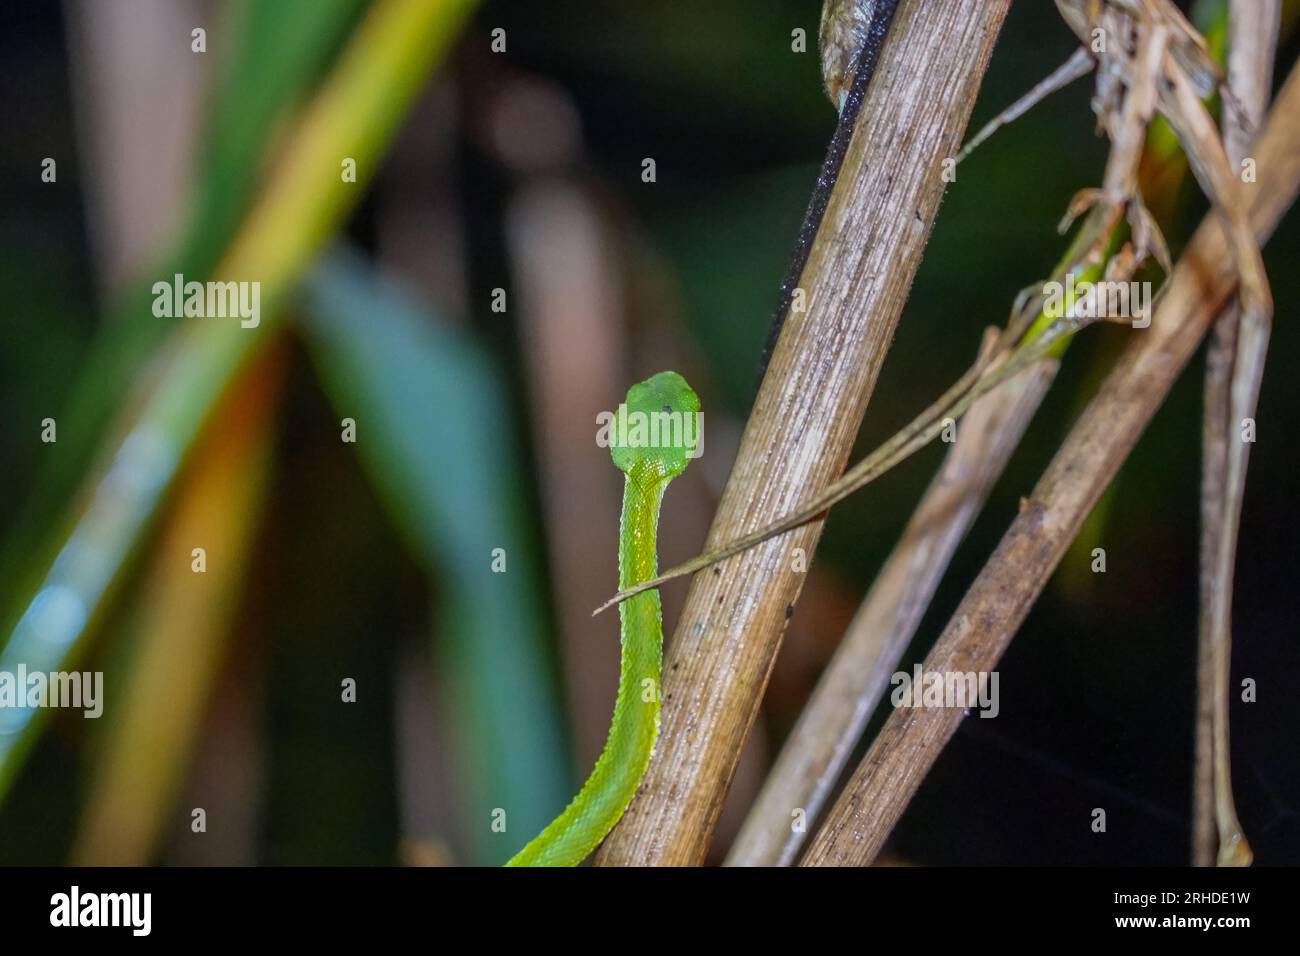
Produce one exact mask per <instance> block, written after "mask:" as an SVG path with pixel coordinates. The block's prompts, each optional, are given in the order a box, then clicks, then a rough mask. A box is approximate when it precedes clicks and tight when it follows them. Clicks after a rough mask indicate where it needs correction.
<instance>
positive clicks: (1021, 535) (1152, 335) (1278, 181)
mask: <svg viewBox="0 0 1300 956" xmlns="http://www.w3.org/2000/svg"><path fill="white" fill-rule="evenodd" d="M1296 115H1300V71H1297V72H1293V74H1292V76H1291V78H1290V79H1289V80H1288V82H1287V85H1286V88H1285V89H1284V90H1283V91H1282V94H1281V96H1280V97H1279V100H1278V104H1277V108H1276V109H1275V110H1274V113H1273V116H1274V117H1275V120H1276V121H1275V122H1271V123H1270V125H1269V127H1268V129H1267V131H1266V132H1265V134H1264V137H1263V139H1262V140H1261V141H1260V143H1259V146H1258V149H1257V150H1256V158H1257V160H1258V168H1259V171H1260V182H1259V187H1258V188H1257V189H1255V190H1254V191H1253V192H1252V194H1251V200H1252V205H1251V216H1250V218H1251V227H1252V229H1253V231H1254V233H1255V235H1256V236H1257V237H1258V238H1259V239H1261V240H1263V239H1266V238H1267V237H1268V236H1269V235H1270V234H1271V233H1272V231H1273V229H1274V228H1275V227H1276V225H1277V221H1278V219H1279V218H1281V215H1282V213H1283V212H1284V211H1285V210H1286V209H1287V208H1288V207H1289V206H1290V204H1291V203H1292V201H1293V200H1294V198H1295V194H1296V190H1297V188H1298V187H1300V124H1297V123H1296V122H1295V119H1294V117H1295V116H1296ZM1236 283H1237V275H1236V272H1235V262H1234V258H1233V256H1232V253H1231V250H1230V248H1229V244H1228V243H1227V241H1226V240H1225V238H1224V234H1223V231H1222V228H1221V227H1220V223H1219V220H1218V219H1217V218H1215V217H1213V216H1212V217H1210V218H1209V219H1207V221H1206V222H1205V223H1203V224H1202V226H1201V228H1200V229H1199V230H1198V232H1197V234H1196V237H1195V238H1194V240H1193V242H1192V244H1191V245H1190V246H1189V247H1188V250H1187V252H1186V253H1185V254H1184V256H1183V259H1182V261H1181V262H1180V263H1179V266H1178V268H1177V269H1175V271H1174V273H1173V275H1171V276H1170V278H1169V280H1168V282H1167V285H1166V288H1165V290H1164V292H1163V294H1162V297H1161V301H1160V305H1159V308H1158V309H1157V312H1156V315H1155V317H1154V319H1153V321H1152V324H1151V327H1150V328H1148V329H1145V330H1141V331H1135V332H1134V333H1133V336H1134V338H1133V341H1132V342H1131V343H1130V345H1129V346H1128V348H1127V349H1126V350H1125V352H1124V355H1123V356H1122V357H1121V359H1120V361H1119V363H1118V364H1117V365H1116V367H1115V369H1114V370H1113V371H1112V372H1111V374H1110V375H1109V376H1108V377H1107V379H1106V381H1105V383H1104V384H1103V386H1102V388H1101V391H1100V392H1099V394H1098V395H1097V396H1096V397H1095V398H1094V399H1093V400H1092V402H1091V403H1090V404H1089V406H1088V408H1087V410H1086V411H1085V412H1084V414H1083V416H1082V417H1081V418H1080V419H1079V421H1078V423H1077V424H1076V425H1075V427H1074V429H1073V430H1072V431H1071V432H1070V435H1069V437H1068V438H1067V439H1066V441H1065V443H1064V445H1062V447H1061V449H1060V450H1059V451H1058V452H1057V454H1056V456H1055V457H1054V458H1053V460H1052V463H1051V465H1049V466H1048V469H1047V471H1046V473H1045V474H1044V475H1043V477H1042V479H1041V480H1040V481H1039V483H1038V486H1037V487H1036V488H1035V489H1034V492H1033V495H1032V496H1031V497H1030V498H1029V499H1028V500H1026V501H1024V502H1022V507H1021V512H1020V514H1019V516H1018V517H1017V518H1016V519H1015V521H1014V522H1013V523H1012V525H1011V527H1010V528H1009V529H1008V531H1007V533H1006V535H1005V536H1004V537H1003V539H1002V541H1001V543H1000V544H999V545H998V547H997V550H996V551H994V553H993V555H992V557H991V558H990V559H989V562H988V564H986V565H985V567H984V569H983V571H981V572H980V575H979V577H978V578H977V579H976V580H975V583H974V584H973V585H972V586H971V588H970V590H969V591H968V592H967V594H966V597H965V598H964V599H963V601H962V603H961V606H960V607H958V609H957V611H956V613H955V614H954V615H953V617H952V620H951V621H950V622H949V623H948V626H947V627H946V628H945V629H944V632H943V635H942V636H941V637H940V639H939V642H938V643H937V644H936V645H935V647H934V649H933V650H932V651H931V653H930V654H929V656H928V657H927V658H926V661H925V663H924V665H923V667H924V669H925V670H926V671H930V672H933V673H967V672H972V671H973V672H977V673H978V672H987V671H990V670H992V669H993V668H994V667H995V666H996V665H997V662H998V660H999V659H1000V658H1001V656H1002V654H1003V652H1004V651H1005V650H1006V648H1007V646H1008V645H1009V644H1010V642H1011V638H1012V636H1013V635H1014V634H1015V632H1016V629H1017V628H1018V627H1019V626H1020V624H1021V623H1022V622H1023V621H1024V619H1025V616H1026V615H1027V614H1028V613H1029V609H1030V607H1031V606H1032V605H1033V603H1034V601H1035V600H1036V599H1037V597H1038V595H1039V593H1040V592H1041V591H1042V589H1043V587H1044V585H1045V584H1046V583H1047V580H1048V578H1049V577H1050V575H1051V573H1052V571H1053V570H1054V569H1055V567H1056V565H1057V563H1058V562H1059V561H1060V559H1061V556H1062V555H1063V554H1064V552H1065V549H1066V548H1067V547H1068V546H1069V543H1070V542H1071V541H1072V540H1073V538H1074V536H1075V535H1076V534H1077V533H1078V530H1079V527H1080V526H1081V525H1082V523H1083V520H1084V518H1085V517H1086V516H1087V515H1088V512H1089V511H1090V510H1091V508H1092V506H1093V505H1094V504H1095V503H1096V501H1097V499H1098V497H1099V496H1100V495H1101V493H1102V491H1104V490H1105V488H1106V486H1107V485H1108V484H1109V483H1110V481H1111V479H1112V478H1113V477H1114V475H1115V473H1116V471H1117V470H1118V469H1119V467H1120V465H1121V464H1122V463H1123V461H1124V459H1125V458H1126V457H1127V456H1128V453H1129V452H1130V450H1131V449H1132V448H1133V445H1134V444H1135V443H1136V441H1137V439H1138V436H1139V435H1140V434H1141V432H1142V430H1143V428H1145V426H1146V424H1147V422H1148V421H1150V419H1151V416H1152V415H1153V414H1154V413H1155V411H1156V409H1157V408H1159V406H1160V404H1161V403H1162V402H1163V401H1164V399H1165V396H1166V395H1167V394H1168V391H1169V389H1170V387H1171V386H1172V384H1173V381H1174V379H1175V377H1176V376H1177V375H1178V373H1179V372H1180V370H1181V369H1182V368H1183V366H1184V365H1186V363H1187V361H1188V359H1189V358H1190V357H1191V355H1192V353H1193V352H1194V351H1195V350H1196V347H1197V344H1198V343H1199V342H1200V340H1201V338H1202V336H1203V335H1204V334H1205V331H1206V329H1207V328H1208V327H1209V325H1210V323H1211V321H1213V319H1214V318H1215V316H1216V315H1217V313H1218V311H1219V310H1220V309H1221V308H1222V307H1223V304H1224V303H1225V301H1226V300H1227V298H1228V297H1229V296H1230V295H1231V294H1232V292H1233V290H1234V289H1235V287H1236ZM962 716H963V712H962V710H961V709H958V708H928V709H927V708H921V709H916V710H908V711H903V710H901V709H900V710H897V711H895V712H894V713H893V714H891V715H890V717H889V720H888V721H886V723H885V726H884V727H883V728H882V729H881V732H880V735H879V736H878V737H877V738H876V740H875V741H874V743H873V744H872V746H871V749H870V750H869V751H868V752H867V755H866V757H865V758H864V759H863V761H862V763H861V764H860V765H859V766H858V768H857V770H856V771H855V772H854V774H853V777H852V778H851V780H850V781H849V784H848V786H847V787H846V789H845V791H844V793H843V794H841V796H840V799H839V800H838V801H837V802H836V804H835V806H834V808H833V809H832V810H831V813H830V815H829V817H828V819H827V822H826V824H825V826H824V827H823V828H822V830H821V831H820V832H819V833H818V834H817V837H816V839H815V840H814V842H813V845H812V847H811V848H810V849H809V851H808V853H807V855H806V856H805V858H804V860H803V864H804V865H808V866H836V865H855V864H858V865H860V864H866V863H869V862H871V860H872V859H874V857H875V856H876V854H877V853H878V852H879V850H880V847H881V845H882V844H883V843H884V841H885V838H886V837H887V836H888V835H889V833H890V831H891V830H892V829H893V827H894V825H895V823H897V821H898V818H899V817H900V816H901V815H902V813H903V810H904V808H905V807H906V806H907V804H908V802H909V801H910V800H911V798H912V795H913V794H914V793H915V792H916V789H917V787H919V786H920V783H921V781H922V780H923V779H924V778H925V776H926V774H927V773H928V772H929V769H930V767H931V766H932V765H933V763H934V760H935V759H936V758H937V756H938V754H939V752H940V750H941V749H942V748H943V746H944V744H946V743H947V741H948V740H949V739H950V738H951V737H952V735H953V733H955V732H956V729H957V726H958V724H959V723H960V722H961V719H962Z"/></svg>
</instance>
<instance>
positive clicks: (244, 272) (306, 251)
mask: <svg viewBox="0 0 1300 956" xmlns="http://www.w3.org/2000/svg"><path fill="white" fill-rule="evenodd" d="M473 6H474V0H445V2H443V3H440V4H437V5H429V4H426V3H424V0H382V2H380V3H376V4H375V5H374V6H373V8H372V11H371V13H370V15H369V16H368V17H367V18H366V19H365V20H364V21H363V22H362V23H361V25H360V26H359V27H358V29H357V31H356V34H355V37H354V38H353V40H352V42H351V43H350V44H349V46H348V48H347V50H346V51H345V53H344V55H343V56H342V57H341V58H340V60H339V63H338V65H337V66H336V68H335V69H334V71H333V72H332V73H331V74H330V76H329V77H328V78H327V80H326V82H325V83H324V84H323V86H322V87H321V89H320V91H319V92H318V93H317V94H316V96H315V97H314V98H313V99H312V101H311V103H310V104H309V105H308V107H307V109H306V110H305V111H304V112H303V114H302V116H301V118H300V119H299V121H298V122H297V124H296V125H295V128H294V132H293V134H292V137H291V139H290V140H289V142H288V143H287V145H286V148H285V150H284V151H283V155H282V156H281V157H280V161H279V162H278V163H277V164H276V166H275V167H274V168H273V170H272V171H271V172H270V174H269V176H268V177H267V179H266V180H265V182H264V184H263V188H262V191H261V193H260V195H259V199H258V203H257V205H256V206H255V207H254V208H253V209H252V211H251V212H250V214H249V216H248V217H247V218H246V220H245V225H244V227H243V228H242V229H241V231H240V232H239V233H238V235H237V236H236V238H235V240H234V242H233V243H232V244H231V246H230V247H229V249H228V251H227V252H226V253H225V255H224V256H223V257H222V260H221V263H220V265H219V266H218V268H217V269H216V270H215V271H216V274H217V275H218V276H221V277H224V278H228V279H238V280H239V281H251V282H255V283H260V287H261V310H262V321H261V323H260V325H258V326H257V327H256V328H248V329H245V328H241V327H240V324H239V323H237V322H228V321H221V320H215V319H193V320H184V321H178V322H176V324H175V327H174V329H175V330H174V331H173V333H172V335H171V336H170V339H169V341H168V343H167V345H166V347H165V348H164V349H162V350H160V354H159V355H158V357H157V359H156V361H155V362H154V363H152V364H151V366H150V369H149V376H148V379H147V381H146V382H145V383H142V384H143V385H144V387H142V388H141V389H140V390H139V392H137V393H136V394H135V395H134V396H133V399H134V400H133V403H132V404H131V405H130V407H128V408H124V409H114V411H117V412H118V413H119V419H118V421H117V422H116V423H115V425H114V432H113V438H112V440H111V441H110V442H108V443H107V446H106V447H105V449H104V451H103V453H102V456H101V457H100V458H99V459H98V460H97V462H96V464H95V465H94V467H93V468H91V469H88V470H87V472H86V473H85V477H84V483H83V485H82V488H83V491H82V494H81V495H80V497H79V498H78V500H77V501H76V502H75V504H74V506H73V507H72V508H71V509H69V510H68V511H67V513H66V514H65V516H64V517H63V518H62V519H61V520H59V521H57V522H51V523H50V526H49V527H45V528H43V529H42V531H43V540H44V542H45V544H44V546H43V547H41V548H38V549H37V548H33V549H30V550H27V551H25V552H20V555H21V557H23V558H24V562H25V564H24V570H25V573H24V574H23V575H21V576H16V577H15V578H14V579H9V580H6V582H5V583H6V584H9V585H10V587H12V588H13V591H11V592H10V596H9V603H10V605H11V606H12V611H11V613H10V615H9V616H8V617H6V618H4V619H0V620H3V621H4V622H5V623H6V624H9V623H12V630H11V631H9V630H8V628H6V631H7V632H8V633H9V635H10V636H9V638H8V641H7V642H6V644H5V645H4V648H3V650H2V651H0V669H10V670H12V669H16V668H17V667H18V665H20V664H23V665H25V666H26V667H27V668H28V669H29V670H31V671H37V670H40V671H51V670H56V669H58V668H59V666H60V665H64V664H66V663H67V662H69V661H72V660H75V659H76V656H77V655H78V654H79V653H81V652H82V651H83V647H82V643H83V642H82V639H83V638H84V637H85V636H86V634H87V633H88V630H89V628H90V625H91V624H92V622H94V620H95V619H96V617H97V616H98V615H100V614H102V612H103V609H104V605H105V603H106V599H107V598H108V596H109V595H110V593H111V591H112V589H113V588H114V587H115V586H116V584H117V583H118V581H119V578H120V574H121V571H122V568H123V567H124V565H125V563H126V561H127V559H128V558H129V557H130V556H131V554H132V553H133V552H134V551H135V549H136V548H137V546H138V545H139V544H140V542H141V540H142V538H143V536H144V534H145V532H146V530H147V529H148V527H149V524H150V521H151V520H152V518H153V516H154V514H155V513H156V511H157V508H158V506H159V504H160V502H161V501H162V498H163V496H164V495H165V493H166V492H167V490H168V489H169V488H170V487H171V484H172V482H173V480H174V479H175V477H176V474H177V470H178V469H179V467H180V464H181V462H182V461H183V460H184V457H185V455H186V454H187V453H188V452H189V450H190V448H191V447H192V445H193V443H194V442H195V440H196V439H197V437H198V435H199V434H200V432H201V430H202V428H203V426H204V425H205V424H206V423H207V421H208V419H209V417H210V416H211V414H212V412H213V410H214V408H215V407H216V406H217V404H218V402H220V401H221V399H222V397H223V395H224V394H225V391H226V390H227V389H228V388H229V387H230V384H231V382H232V381H233V379H234V378H235V376H236V375H237V374H238V373H239V371H240V370H241V369H242V368H244V367H245V365H246V363H247V362H248V361H249V360H250V359H251V358H252V357H253V356H254V355H255V354H256V353H257V352H258V351H259V349H261V348H262V347H263V346H264V345H265V344H266V343H267V342H269V341H271V340H272V338H273V335H274V332H275V329H276V327H277V326H278V322H277V312H278V310H279V306H280V304H281V303H282V302H283V300H284V298H285V296H286V295H287V294H288V293H289V291H290V290H291V289H292V287H293V284H294V283H295V282H296V281H297V279H298V277H299V276H300V274H301V273H302V271H303V270H304V269H306V268H307V266H308V264H309V262H310V261H311V259H312V258H313V257H314V256H315V254H316V252H317V250H318V249H319V247H320V246H321V244H323V243H324V241H325V240H326V239H327V238H328V237H329V236H330V235H332V234H333V232H334V231H335V230H336V229H337V228H338V227H339V226H340V225H341V224H342V223H343V221H344V220H345V218H346V216H347V215H348V214H349V213H350V212H351V211H352V210H353V209H354V208H355V206H356V204H357V202H358V201H359V200H360V197H361V196H362V195H363V194H364V185H365V183H367V182H368V181H369V180H370V178H371V177H372V176H373V175H374V170H375V168H376V166H377V165H378V162H379V159H380V157H382V156H383V154H384V153H385V152H386V151H387V149H388V146H389V144H390V143H391V142H392V138H393V136H394V135H395V133H396V131H397V129H398V127H399V125H400V124H401V121H402V120H403V119H404V118H405V116H406V113H407V110H408V109H409V107H410V105H411V103H412V102H413V101H414V99H415V96H416V94H417V92H418V91H419V90H420V89H421V88H422V86H423V84H424V83H425V82H426V80H427V78H428V75H429V71H430V69H431V68H432V67H433V66H434V65H435V64H436V63H437V62H438V61H439V60H440V59H441V57H442V55H443V54H444V53H445V52H446V50H447V48H448V46H449V45H450V44H451V42H452V41H453V40H454V38H455V37H456V36H457V35H458V33H459V30H460V27H461V26H462V24H463V23H464V20H465V17H466V16H467V15H468V14H469V12H470V10H471V9H472V8H473ZM341 156H349V157H352V158H354V159H355V160H356V163H357V168H358V181H357V182H356V183H345V182H342V181H341V179H340V176H339V165H338V162H339V157H341ZM0 580H3V579H0ZM0 633H5V632H0ZM47 713H48V712H47V711H45V710H43V709H41V710H37V711H35V712H33V710H32V709H31V708H13V709H6V710H4V711H2V712H0V797H3V795H4V794H5V793H6V792H7V790H8V788H9V786H10V785H11V783H12V782H13V777H14V775H15V773H16V772H17V768H18V766H19V765H20V764H21V762H22V759H23V757H24V756H25V754H26V753H27V751H28V749H29V748H30V746H31V744H32V742H33V740H34V738H35V733H34V728H35V727H37V726H39V725H40V723H41V722H42V718H43V717H44V716H46V714H47Z"/></svg>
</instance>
